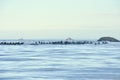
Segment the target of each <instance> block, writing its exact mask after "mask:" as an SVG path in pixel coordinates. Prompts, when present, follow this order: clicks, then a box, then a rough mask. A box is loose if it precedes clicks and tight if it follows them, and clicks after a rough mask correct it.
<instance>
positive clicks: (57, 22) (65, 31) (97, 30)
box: [0, 0, 120, 39]
mask: <svg viewBox="0 0 120 80" xmlns="http://www.w3.org/2000/svg"><path fill="white" fill-rule="evenodd" d="M101 36H113V37H116V38H118V39H120V0H0V39H19V38H25V39H49V38H50V39H64V38H67V37H72V38H74V39H97V38H99V37H101Z"/></svg>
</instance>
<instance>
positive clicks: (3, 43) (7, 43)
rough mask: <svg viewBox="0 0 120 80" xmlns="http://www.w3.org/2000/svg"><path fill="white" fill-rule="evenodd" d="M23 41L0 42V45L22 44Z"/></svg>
mask: <svg viewBox="0 0 120 80" xmlns="http://www.w3.org/2000/svg"><path fill="white" fill-rule="evenodd" d="M23 44H24V42H0V45H23Z"/></svg>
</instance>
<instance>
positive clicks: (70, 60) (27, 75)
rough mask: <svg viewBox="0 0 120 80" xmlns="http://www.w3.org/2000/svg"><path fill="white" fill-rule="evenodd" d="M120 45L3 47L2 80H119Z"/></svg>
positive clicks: (0, 70) (0, 52) (0, 79)
mask: <svg viewBox="0 0 120 80" xmlns="http://www.w3.org/2000/svg"><path fill="white" fill-rule="evenodd" d="M119 51H120V44H119V43H117V44H116V43H111V44H106V45H36V46H35V45H21V46H17V45H16V46H12V45H11V46H10V45H9V46H8V45H4V46H3V45H1V46H0V80H120V52H119Z"/></svg>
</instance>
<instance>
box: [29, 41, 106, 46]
mask: <svg viewBox="0 0 120 80" xmlns="http://www.w3.org/2000/svg"><path fill="white" fill-rule="evenodd" d="M42 44H52V45H57V44H58V45H59V44H60V45H69V44H81V45H82V44H95V45H99V44H108V42H106V41H101V42H100V41H97V42H93V41H71V42H70V41H50V42H44V41H38V42H34V43H32V44H31V45H42Z"/></svg>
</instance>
